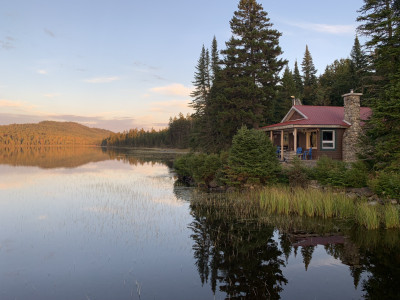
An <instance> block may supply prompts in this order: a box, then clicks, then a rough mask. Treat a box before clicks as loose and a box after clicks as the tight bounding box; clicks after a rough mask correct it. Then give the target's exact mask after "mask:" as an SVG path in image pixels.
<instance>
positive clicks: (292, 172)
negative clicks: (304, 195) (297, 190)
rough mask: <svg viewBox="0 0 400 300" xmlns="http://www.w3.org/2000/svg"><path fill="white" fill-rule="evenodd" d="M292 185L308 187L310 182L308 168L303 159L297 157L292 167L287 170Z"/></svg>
mask: <svg viewBox="0 0 400 300" xmlns="http://www.w3.org/2000/svg"><path fill="white" fill-rule="evenodd" d="M286 175H287V177H288V179H289V185H290V186H291V187H295V186H300V187H306V186H307V184H308V179H309V177H308V168H306V167H305V166H304V165H303V163H302V162H301V160H300V159H299V158H297V157H295V158H294V159H293V163H292V165H291V167H290V168H289V169H288V170H287V171H286Z"/></svg>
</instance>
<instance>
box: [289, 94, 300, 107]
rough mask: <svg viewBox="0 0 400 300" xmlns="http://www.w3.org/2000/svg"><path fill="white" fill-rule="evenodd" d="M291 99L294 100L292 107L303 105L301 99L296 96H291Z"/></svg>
mask: <svg viewBox="0 0 400 300" xmlns="http://www.w3.org/2000/svg"><path fill="white" fill-rule="evenodd" d="M290 98H291V99H292V106H294V105H302V104H301V100H300V99H296V97H295V96H291V97H290Z"/></svg>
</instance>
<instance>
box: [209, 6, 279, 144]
mask: <svg viewBox="0 0 400 300" xmlns="http://www.w3.org/2000/svg"><path fill="white" fill-rule="evenodd" d="M267 15H268V14H267V12H265V11H264V10H263V8H262V6H261V5H260V4H259V3H257V2H256V1H255V0H241V1H240V2H239V5H238V10H237V11H235V13H234V16H233V18H232V20H231V21H230V26H231V30H232V34H233V36H232V37H231V38H230V40H229V41H228V42H226V47H227V48H226V49H225V50H223V51H221V53H222V54H223V59H222V64H223V66H224V68H223V69H222V70H221V71H220V72H219V73H220V76H219V80H220V82H219V83H217V84H216V87H215V94H214V96H213V99H211V100H210V101H214V107H215V108H216V109H217V110H215V109H212V113H214V114H216V115H217V118H216V119H217V123H216V124H215V125H216V126H218V128H220V129H221V133H222V135H223V136H225V138H226V139H228V140H231V139H232V137H233V135H234V134H235V133H236V131H237V130H238V129H239V128H240V127H241V126H242V125H247V126H248V127H250V128H258V127H259V126H260V124H265V122H271V121H272V118H273V115H274V112H273V101H274V100H273V99H274V97H275V95H276V89H277V88H276V84H277V83H278V81H279V72H280V71H281V70H282V68H283V66H284V65H285V63H286V62H285V61H284V60H282V59H279V58H278V57H279V56H280V55H281V54H282V51H281V48H280V47H279V37H280V36H281V33H279V32H278V31H277V30H274V29H272V24H271V23H270V19H269V18H268V17H267ZM265 118H267V121H265Z"/></svg>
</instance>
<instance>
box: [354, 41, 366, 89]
mask: <svg viewBox="0 0 400 300" xmlns="http://www.w3.org/2000/svg"><path fill="white" fill-rule="evenodd" d="M350 58H351V72H352V75H353V80H354V87H353V89H354V91H356V92H361V93H364V92H365V91H364V86H365V84H366V82H367V77H366V76H367V74H368V57H367V55H366V54H365V52H364V50H363V49H362V47H361V44H360V41H359V40H358V36H357V35H356V37H355V39H354V45H353V48H352V49H351V53H350Z"/></svg>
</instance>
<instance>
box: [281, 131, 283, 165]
mask: <svg viewBox="0 0 400 300" xmlns="http://www.w3.org/2000/svg"><path fill="white" fill-rule="evenodd" d="M281 160H283V130H281Z"/></svg>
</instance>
